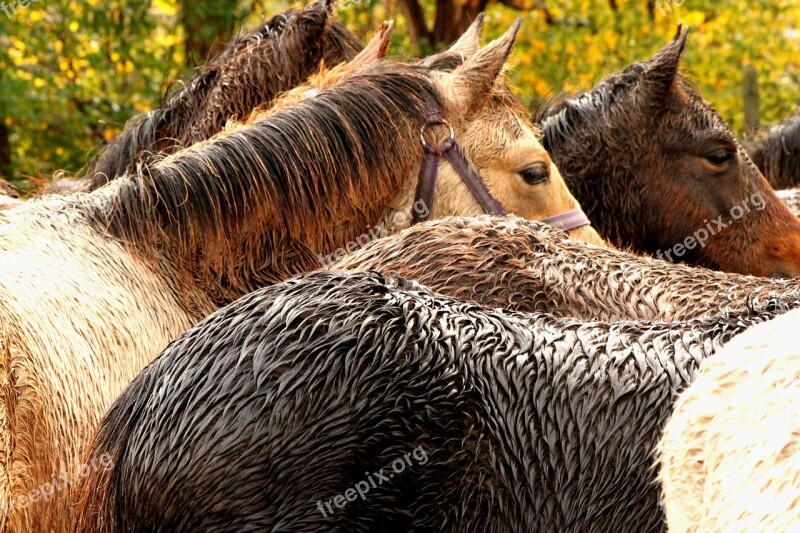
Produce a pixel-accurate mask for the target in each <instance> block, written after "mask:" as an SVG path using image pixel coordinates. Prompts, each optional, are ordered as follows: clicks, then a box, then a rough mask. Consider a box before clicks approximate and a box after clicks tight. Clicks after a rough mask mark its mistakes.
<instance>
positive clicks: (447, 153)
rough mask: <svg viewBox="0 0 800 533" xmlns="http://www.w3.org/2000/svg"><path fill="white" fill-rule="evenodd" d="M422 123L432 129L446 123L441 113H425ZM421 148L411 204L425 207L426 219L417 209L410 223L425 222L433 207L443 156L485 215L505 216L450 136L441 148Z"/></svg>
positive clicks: (501, 205)
mask: <svg viewBox="0 0 800 533" xmlns="http://www.w3.org/2000/svg"><path fill="white" fill-rule="evenodd" d="M425 124H426V125H427V126H433V125H436V124H447V123H446V122H445V120H444V118H442V114H441V113H440V112H438V111H433V112H429V113H426V114H425ZM448 125H449V124H448ZM423 147H424V149H425V157H424V158H423V160H422V165H421V166H420V168H419V181H418V182H417V192H416V198H415V202H414V203H415V204H416V202H417V201H419V200H422V201H423V202H424V205H425V206H426V207H427V208H426V209H425V211H426V215H425V216H422V215H421V214H419V213H418V212H417V211H418V210H417V209H415V210H414V219H413V221H412V224H417V223H419V222H424V221H425V220H427V219H428V217H429V216H430V212H431V210H432V207H433V193H434V190H435V189H436V176H437V174H438V172H439V158H440V157H442V156H444V157H446V158H447V160H448V161H449V162H450V164H451V165H452V166H453V169H454V170H455V171H456V173H457V174H458V175H459V176H460V177H461V179H462V181H463V182H464V183H465V184H466V185H467V188H469V190H470V192H472V195H473V196H474V197H475V199H476V200H478V203H479V204H480V205H481V207H482V208H483V211H484V212H485V213H487V214H489V215H499V216H505V214H506V210H505V209H503V204H501V203H500V201H499V200H498V199H497V198H495V197H494V196H492V193H491V192H489V189H488V187H486V184H485V183H484V182H483V180H482V179H481V177H480V174H478V172H477V171H476V170H475V169H474V168H473V166H472V165H470V163H469V161H468V160H467V158H466V157H465V156H464V152H462V151H461V148H460V147H459V146H458V143H457V142H456V140H455V139H454V138H453V137H450V138H449V139H447V140H446V141H445V142H444V143H442V145H441V146H431V145H430V144H428V143H427V142H425V144H424V145H423Z"/></svg>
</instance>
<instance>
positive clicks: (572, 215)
mask: <svg viewBox="0 0 800 533" xmlns="http://www.w3.org/2000/svg"><path fill="white" fill-rule="evenodd" d="M541 222H544V223H545V224H550V225H551V226H555V227H557V228H561V229H563V230H566V231H569V230H571V229H575V228H580V227H583V226H588V225H590V224H591V222H590V221H589V218H588V217H587V216H586V213H584V212H583V210H582V209H573V210H572V211H567V212H566V213H561V214H560V215H555V216H552V217H547V218H544V219H542V220H541Z"/></svg>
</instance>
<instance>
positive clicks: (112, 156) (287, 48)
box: [44, 0, 361, 193]
mask: <svg viewBox="0 0 800 533" xmlns="http://www.w3.org/2000/svg"><path fill="white" fill-rule="evenodd" d="M334 3H335V2H334V1H332V0H319V1H317V2H315V3H313V4H311V5H310V6H309V7H307V8H305V9H290V10H288V11H286V12H284V13H281V14H279V15H276V16H274V17H273V18H271V19H270V20H269V21H267V22H265V23H264V24H262V25H261V26H259V27H258V28H256V29H255V30H253V31H251V32H250V33H248V34H246V35H244V36H241V37H237V38H236V39H234V40H233V42H231V43H230V45H228V46H227V47H226V48H225V49H224V50H223V51H222V52H221V53H220V54H219V55H217V56H216V57H214V58H212V59H211V60H209V61H208V63H207V64H205V65H203V66H202V67H200V68H199V69H198V72H197V73H196V74H195V76H194V78H192V80H191V81H189V83H187V84H181V85H180V87H179V88H178V89H177V90H175V91H173V92H172V93H170V94H169V95H168V96H167V97H166V98H165V99H164V101H163V102H162V103H161V105H160V106H159V107H158V108H157V109H154V110H152V111H150V112H149V113H147V114H146V115H140V116H137V117H134V118H133V119H131V120H130V121H129V122H128V124H127V125H126V128H125V130H124V131H123V132H122V133H121V134H120V135H119V136H118V137H116V138H115V139H114V140H112V141H111V143H110V144H109V145H108V146H106V147H105V148H104V149H103V150H102V151H101V152H100V153H99V154H97V155H96V156H95V157H94V158H93V159H92V161H91V162H90V163H89V164H88V165H87V167H86V168H85V169H83V170H82V171H81V172H80V173H79V174H78V176H79V177H83V178H84V179H81V180H78V181H72V180H66V181H64V180H62V181H59V182H56V183H54V184H53V185H51V186H50V187H48V188H46V189H45V191H44V192H45V193H61V192H71V191H73V190H76V189H78V190H93V189H96V188H98V187H100V186H102V185H104V184H105V183H107V182H108V181H109V180H111V179H114V178H115V177H117V176H121V175H122V174H123V173H124V172H125V171H126V170H127V169H128V167H130V166H131V164H132V163H134V162H135V161H136V160H137V158H139V157H142V156H143V155H144V156H146V155H148V154H151V153H174V152H175V151H177V150H179V149H181V148H183V147H186V146H189V145H191V144H194V143H196V142H200V141H203V140H206V139H208V138H210V137H211V136H212V135H214V134H216V133H218V132H219V131H221V130H222V128H223V127H224V126H225V124H226V122H227V121H228V120H231V119H233V120H241V119H243V118H245V117H247V116H248V115H249V114H250V112H251V111H252V110H253V109H254V108H255V107H258V106H260V105H265V104H267V103H269V102H271V101H272V100H273V99H274V98H275V97H276V96H277V95H279V94H280V93H282V92H284V91H287V90H289V89H291V88H292V87H294V86H296V85H298V84H300V83H302V82H303V81H304V80H305V79H306V78H307V77H308V76H309V75H310V74H312V73H314V72H316V71H317V69H318V68H319V66H320V63H321V62H322V63H324V64H325V65H327V66H331V67H332V66H334V65H337V64H339V63H341V62H343V61H346V60H350V59H352V58H353V57H354V56H355V55H356V54H357V53H358V52H359V51H360V50H361V44H360V43H359V42H358V41H357V40H356V39H355V38H354V37H353V36H352V35H351V34H350V33H349V32H348V31H347V30H346V29H344V27H343V26H342V25H341V24H339V23H338V22H336V21H333V20H332V19H331V13H332V12H333V6H334Z"/></svg>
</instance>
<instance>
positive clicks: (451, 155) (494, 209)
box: [412, 111, 591, 230]
mask: <svg viewBox="0 0 800 533" xmlns="http://www.w3.org/2000/svg"><path fill="white" fill-rule="evenodd" d="M440 124H443V125H445V126H447V127H449V128H450V136H449V137H448V138H447V139H446V140H445V141H444V142H443V143H442V144H441V145H439V146H433V145H431V144H430V143H429V142H428V141H427V139H425V130H426V129H427V128H428V127H430V126H436V125H440ZM419 136H420V139H421V140H422V147H423V149H424V150H425V156H424V157H423V159H422V165H421V166H420V168H419V180H418V181H417V192H416V194H415V196H414V205H417V202H419V201H422V202H423V205H424V206H426V207H427V209H425V215H422V214H421V213H419V211H418V210H417V209H415V210H414V219H413V221H412V224H417V223H419V222H424V221H425V220H427V219H428V216H430V211H431V208H432V206H433V193H434V191H435V189H436V177H437V175H438V174H439V160H440V159H441V158H442V157H445V158H447V160H448V161H449V162H450V165H452V167H453V169H454V170H455V171H456V173H457V174H458V175H459V176H460V177H461V180H462V181H463V182H464V184H465V185H466V186H467V188H469V190H470V192H472V195H473V196H474V197H475V199H476V200H477V201H478V203H479V204H480V205H481V207H482V208H483V211H484V213H486V214H487V215H495V216H505V215H506V210H505V209H504V208H503V204H501V203H500V201H499V200H498V199H497V198H495V197H494V196H493V195H492V193H491V192H490V191H489V189H488V187H486V184H485V183H484V182H483V180H482V179H481V176H480V174H478V172H477V171H476V170H475V169H474V168H473V166H472V165H470V163H469V161H468V160H467V158H466V157H465V156H464V152H462V151H461V147H459V146H458V143H457V142H456V139H455V131H454V130H453V126H452V125H451V124H450V123H449V122H447V120H445V118H444V117H443V116H442V113H441V112H440V111H429V112H426V113H425V124H424V125H423V126H422V128H421V129H420V132H419ZM541 222H544V223H545V224H550V225H552V226H555V227H557V228H560V229H563V230H571V229H575V228H580V227H582V226H588V225H589V224H591V222H590V221H589V219H588V218H587V217H586V214H585V213H584V212H583V210H581V209H573V210H571V211H567V212H566V213H561V214H559V215H555V216H552V217H547V218H545V219H542V220H541Z"/></svg>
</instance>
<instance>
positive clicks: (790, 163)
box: [746, 113, 800, 189]
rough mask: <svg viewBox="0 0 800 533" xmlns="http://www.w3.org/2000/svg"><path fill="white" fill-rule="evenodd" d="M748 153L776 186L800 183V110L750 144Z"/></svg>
mask: <svg viewBox="0 0 800 533" xmlns="http://www.w3.org/2000/svg"><path fill="white" fill-rule="evenodd" d="M746 147H747V152H748V153H749V154H750V157H751V158H752V160H753V162H754V163H755V164H756V166H757V167H758V168H759V169H761V172H763V173H764V177H765V178H767V181H769V182H770V184H771V185H772V186H773V187H775V188H776V189H789V188H791V187H798V186H800V113H796V114H795V115H793V116H791V117H789V118H788V119H786V120H785V121H783V122H782V123H781V124H778V125H777V126H775V127H774V128H770V130H769V131H768V132H766V133H765V134H762V135H758V136H757V137H756V138H755V139H753V140H752V141H751V142H749V143H747V145H746Z"/></svg>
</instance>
